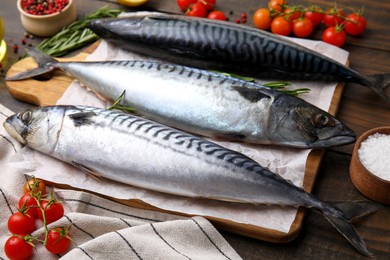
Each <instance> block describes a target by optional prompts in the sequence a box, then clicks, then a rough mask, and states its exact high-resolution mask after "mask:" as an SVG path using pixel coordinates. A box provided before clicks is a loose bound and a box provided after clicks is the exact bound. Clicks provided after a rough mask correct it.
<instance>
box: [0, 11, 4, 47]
mask: <svg viewBox="0 0 390 260" xmlns="http://www.w3.org/2000/svg"><path fill="white" fill-rule="evenodd" d="M3 36H4V25H3V20H2V19H1V17H0V42H1V40H2V39H3Z"/></svg>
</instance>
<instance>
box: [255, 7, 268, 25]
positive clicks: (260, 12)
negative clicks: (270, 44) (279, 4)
mask: <svg viewBox="0 0 390 260" xmlns="http://www.w3.org/2000/svg"><path fill="white" fill-rule="evenodd" d="M253 23H254V25H255V26H256V28H259V29H262V30H268V29H269V28H270V27H271V12H270V11H269V9H268V8H260V9H257V11H256V12H255V14H254V15H253Z"/></svg>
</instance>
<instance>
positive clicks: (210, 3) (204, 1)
mask: <svg viewBox="0 0 390 260" xmlns="http://www.w3.org/2000/svg"><path fill="white" fill-rule="evenodd" d="M215 2H216V1H215V0H198V3H199V4H201V5H203V7H204V9H206V12H210V11H211V10H213V9H214V6H215ZM218 20H219V19H218Z"/></svg>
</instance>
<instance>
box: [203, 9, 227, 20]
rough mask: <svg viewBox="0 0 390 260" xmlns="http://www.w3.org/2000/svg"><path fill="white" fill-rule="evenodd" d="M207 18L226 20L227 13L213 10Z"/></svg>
mask: <svg viewBox="0 0 390 260" xmlns="http://www.w3.org/2000/svg"><path fill="white" fill-rule="evenodd" d="M207 18H209V19H214V20H222V21H226V16H225V14H224V13H223V12H221V11H217V10H214V11H211V12H210V13H209V14H208V15H207Z"/></svg>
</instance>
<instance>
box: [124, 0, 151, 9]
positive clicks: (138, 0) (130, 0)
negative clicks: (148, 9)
mask: <svg viewBox="0 0 390 260" xmlns="http://www.w3.org/2000/svg"><path fill="white" fill-rule="evenodd" d="M147 1H148V0H117V2H118V3H119V4H121V5H126V6H131V7H136V6H140V5H143V4H145V3H146V2H147Z"/></svg>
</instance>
